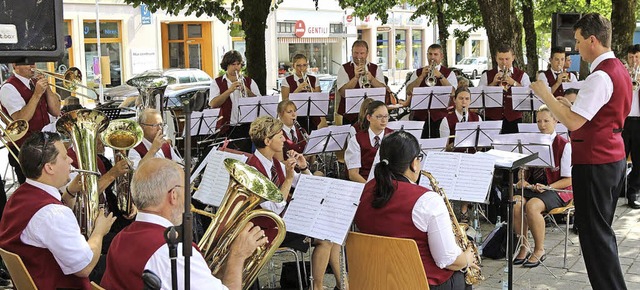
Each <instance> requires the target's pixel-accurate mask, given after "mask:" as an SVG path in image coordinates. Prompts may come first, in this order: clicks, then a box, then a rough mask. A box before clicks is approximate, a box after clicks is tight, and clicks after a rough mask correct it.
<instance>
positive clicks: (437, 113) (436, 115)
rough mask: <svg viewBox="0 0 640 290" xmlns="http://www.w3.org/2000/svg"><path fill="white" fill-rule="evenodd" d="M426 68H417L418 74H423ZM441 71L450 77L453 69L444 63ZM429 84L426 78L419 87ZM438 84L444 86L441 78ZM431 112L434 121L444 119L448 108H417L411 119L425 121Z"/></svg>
mask: <svg viewBox="0 0 640 290" xmlns="http://www.w3.org/2000/svg"><path fill="white" fill-rule="evenodd" d="M423 69H424V68H419V69H418V70H416V75H417V76H419V75H421V74H422V70H423ZM439 71H440V73H441V74H442V77H445V78H448V77H449V74H451V70H450V69H449V68H447V67H446V66H444V65H440V70H439ZM426 86H427V78H425V79H424V80H422V82H421V83H420V85H418V87H426ZM436 86H442V82H441V81H440V80H439V79H436ZM452 103H453V100H451V99H449V105H451V104H452ZM429 113H431V114H430V115H431V120H432V121H438V120H442V118H444V117H446V116H447V109H432V110H416V111H412V114H411V119H412V120H417V121H425V120H427V117H428V116H429Z"/></svg>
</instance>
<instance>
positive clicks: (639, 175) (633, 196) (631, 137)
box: [622, 117, 640, 202]
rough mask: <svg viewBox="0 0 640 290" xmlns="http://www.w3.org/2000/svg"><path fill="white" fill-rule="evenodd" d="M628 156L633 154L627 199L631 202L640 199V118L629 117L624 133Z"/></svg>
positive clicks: (628, 177)
mask: <svg viewBox="0 0 640 290" xmlns="http://www.w3.org/2000/svg"><path fill="white" fill-rule="evenodd" d="M622 139H623V140H624V151H625V152H626V156H629V153H631V163H632V164H633V167H632V168H631V173H629V176H627V188H626V190H627V198H628V199H629V201H630V202H633V201H635V200H637V199H638V194H639V193H640V117H627V119H626V120H625V121H624V130H623V131H622Z"/></svg>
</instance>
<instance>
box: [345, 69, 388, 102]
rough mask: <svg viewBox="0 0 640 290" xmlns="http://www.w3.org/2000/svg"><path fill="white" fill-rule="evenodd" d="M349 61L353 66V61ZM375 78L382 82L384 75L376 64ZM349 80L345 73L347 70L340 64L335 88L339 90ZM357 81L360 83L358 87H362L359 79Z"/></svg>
mask: <svg viewBox="0 0 640 290" xmlns="http://www.w3.org/2000/svg"><path fill="white" fill-rule="evenodd" d="M349 63H351V64H352V65H353V66H354V67H355V66H356V65H355V63H354V62H353V61H350V62H349ZM368 66H369V62H367V67H368ZM375 78H376V80H378V81H379V82H381V83H383V84H384V75H383V74H382V68H381V67H380V66H378V69H376V75H375ZM349 80H350V78H349V75H348V74H347V71H346V70H345V69H344V66H342V65H341V66H340V69H339V70H338V78H337V79H336V88H338V90H340V88H342V87H343V86H344V85H346V84H347V83H348V82H349ZM358 83H359V84H360V87H362V84H361V83H360V80H359V79H358ZM336 93H337V92H336ZM343 97H344V96H343Z"/></svg>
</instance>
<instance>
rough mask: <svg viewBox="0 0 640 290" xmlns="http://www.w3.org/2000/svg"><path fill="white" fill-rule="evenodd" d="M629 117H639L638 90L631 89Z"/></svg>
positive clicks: (639, 101) (639, 102)
mask: <svg viewBox="0 0 640 290" xmlns="http://www.w3.org/2000/svg"><path fill="white" fill-rule="evenodd" d="M629 117H640V100H639V99H638V90H635V91H633V96H632V98H631V111H629Z"/></svg>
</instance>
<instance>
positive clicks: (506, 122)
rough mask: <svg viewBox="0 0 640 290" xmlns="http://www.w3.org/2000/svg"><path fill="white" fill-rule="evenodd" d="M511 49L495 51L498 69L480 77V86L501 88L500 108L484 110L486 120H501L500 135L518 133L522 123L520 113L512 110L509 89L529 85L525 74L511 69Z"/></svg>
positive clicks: (502, 46)
mask: <svg viewBox="0 0 640 290" xmlns="http://www.w3.org/2000/svg"><path fill="white" fill-rule="evenodd" d="M513 60H514V54H513V49H512V48H511V47H509V46H506V45H501V46H499V47H498V49H496V62H497V64H498V67H495V68H493V69H492V70H489V71H486V72H484V73H483V74H482V76H481V77H480V86H502V87H503V89H504V91H503V99H502V107H501V108H487V109H485V119H486V120H502V130H501V132H500V133H501V134H509V133H518V123H520V122H521V121H522V113H521V112H516V111H514V110H513V100H512V99H511V87H528V86H529V84H531V81H529V76H528V75H527V73H526V72H524V71H522V70H520V69H518V68H516V67H513Z"/></svg>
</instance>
